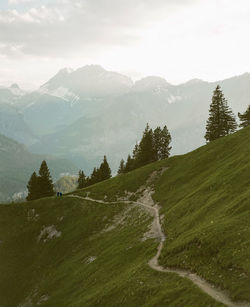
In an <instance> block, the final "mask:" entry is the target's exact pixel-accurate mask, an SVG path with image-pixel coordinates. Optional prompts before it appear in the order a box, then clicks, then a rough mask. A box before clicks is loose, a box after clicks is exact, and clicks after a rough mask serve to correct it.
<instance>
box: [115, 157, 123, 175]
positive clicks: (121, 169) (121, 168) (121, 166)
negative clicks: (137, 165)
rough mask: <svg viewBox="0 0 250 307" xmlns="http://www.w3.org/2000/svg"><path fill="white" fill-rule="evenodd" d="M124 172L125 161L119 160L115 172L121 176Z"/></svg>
mask: <svg viewBox="0 0 250 307" xmlns="http://www.w3.org/2000/svg"><path fill="white" fill-rule="evenodd" d="M124 170H125V161H124V160H123V159H121V162H120V166H119V169H118V171H117V173H118V174H123V173H124Z"/></svg>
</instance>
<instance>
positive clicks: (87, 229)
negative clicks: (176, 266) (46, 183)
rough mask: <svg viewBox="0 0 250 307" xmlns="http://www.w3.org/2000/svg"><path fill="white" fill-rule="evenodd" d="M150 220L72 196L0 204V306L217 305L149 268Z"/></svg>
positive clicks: (132, 209) (134, 210) (125, 208)
mask: <svg viewBox="0 0 250 307" xmlns="http://www.w3.org/2000/svg"><path fill="white" fill-rule="evenodd" d="M151 222H152V217H150V215H149V214H148V213H147V212H145V211H144V210H142V208H140V207H138V206H134V205H127V204H122V203H120V204H119V203H118V204H109V205H104V204H98V203H93V202H88V201H83V200H82V199H77V198H67V197H65V198H62V199H56V198H48V199H43V200H39V201H34V202H30V203H24V204H19V205H8V206H4V205H3V206H0V306H1V307H17V306H19V307H28V306H37V305H39V306H51V307H55V306H60V307H64V306H65V307H69V306H77V307H78V306H79V307H81V306H102V307H105V306H170V305H171V306H184V305H185V306H222V305H220V304H218V303H216V302H215V301H214V300H212V299H211V298H210V297H209V296H207V295H206V294H204V293H203V292H201V291H200V290H199V289H198V288H197V287H195V286H193V284H192V283H191V282H190V281H188V280H184V279H180V278H179V277H177V276H176V275H175V274H161V273H159V272H156V271H153V270H152V269H150V268H149V266H148V264H147V263H148V261H149V259H151V258H152V257H153V255H154V254H155V253H156V247H157V244H158V243H157V241H155V240H153V239H146V238H145V233H146V232H147V231H148V228H149V227H150V224H151Z"/></svg>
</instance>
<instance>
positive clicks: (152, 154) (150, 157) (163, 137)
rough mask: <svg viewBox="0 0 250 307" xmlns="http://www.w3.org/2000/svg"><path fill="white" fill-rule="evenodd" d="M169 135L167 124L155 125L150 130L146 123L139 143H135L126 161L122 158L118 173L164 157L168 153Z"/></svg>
mask: <svg viewBox="0 0 250 307" xmlns="http://www.w3.org/2000/svg"><path fill="white" fill-rule="evenodd" d="M170 142H171V135H170V133H169V131H168V129H167V126H164V127H163V129H161V127H157V128H156V129H155V130H152V129H151V128H150V127H149V125H148V124H147V126H146V128H145V130H144V132H143V135H142V138H141V140H140V142H139V144H136V145H135V147H134V150H133V154H132V155H128V158H127V161H126V163H125V161H124V160H123V159H122V160H121V162H120V166H119V169H118V174H122V173H127V172H129V171H131V170H133V169H136V168H138V167H141V166H143V165H146V164H148V163H151V162H154V161H158V160H162V159H166V158H168V157H169V155H170V150H171V148H172V147H171V146H170Z"/></svg>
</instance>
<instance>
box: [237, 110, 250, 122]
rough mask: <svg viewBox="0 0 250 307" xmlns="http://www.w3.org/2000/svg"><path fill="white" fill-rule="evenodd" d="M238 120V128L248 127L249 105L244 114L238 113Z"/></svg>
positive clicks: (249, 117) (249, 120)
mask: <svg viewBox="0 0 250 307" xmlns="http://www.w3.org/2000/svg"><path fill="white" fill-rule="evenodd" d="M238 116H239V119H240V121H241V123H240V127H242V128H245V127H247V126H249V125H250V105H249V106H248V108H247V110H246V112H245V113H243V114H240V113H238Z"/></svg>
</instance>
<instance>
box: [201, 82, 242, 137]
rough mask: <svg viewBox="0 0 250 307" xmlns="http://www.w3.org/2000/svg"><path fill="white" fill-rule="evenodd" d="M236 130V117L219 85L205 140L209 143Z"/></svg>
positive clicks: (213, 99)
mask: <svg viewBox="0 0 250 307" xmlns="http://www.w3.org/2000/svg"><path fill="white" fill-rule="evenodd" d="M236 128H237V124H236V120H235V116H234V114H233V112H232V110H231V109H230V108H229V107H228V105H227V101H226V99H225V97H224V95H223V93H222V90H221V88H220V86H219V85H217V87H216V89H215V91H214V93H213V97H212V103H211V105H210V109H209V118H208V120H207V125H206V134H205V139H206V141H207V142H210V141H213V140H216V139H217V138H219V137H222V136H225V135H228V134H229V133H232V132H234V131H235V130H236Z"/></svg>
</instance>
